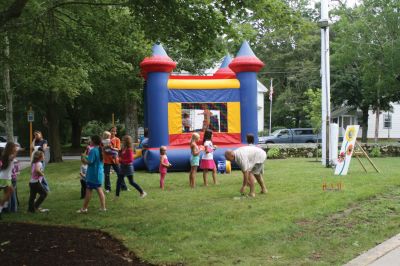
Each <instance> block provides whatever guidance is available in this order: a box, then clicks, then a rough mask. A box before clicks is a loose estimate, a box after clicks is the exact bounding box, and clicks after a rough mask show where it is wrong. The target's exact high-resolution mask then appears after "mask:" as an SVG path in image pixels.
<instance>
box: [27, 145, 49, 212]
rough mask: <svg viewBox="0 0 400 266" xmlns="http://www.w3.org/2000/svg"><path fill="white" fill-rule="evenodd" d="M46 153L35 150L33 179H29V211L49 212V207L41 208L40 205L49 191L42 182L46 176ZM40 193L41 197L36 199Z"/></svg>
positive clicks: (32, 170)
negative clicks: (44, 164) (44, 166)
mask: <svg viewBox="0 0 400 266" xmlns="http://www.w3.org/2000/svg"><path fill="white" fill-rule="evenodd" d="M43 160H44V153H43V152H42V151H35V153H34V154H33V158H32V168H31V180H30V181H29V189H30V193H29V204H28V211H29V212H35V211H40V212H48V211H49V210H48V209H41V208H40V205H41V204H42V202H43V201H44V199H45V198H46V197H47V191H46V189H45V188H44V186H43V184H42V182H43V178H44V173H43V164H42V161H43ZM37 194H39V198H37V199H36V195H37Z"/></svg>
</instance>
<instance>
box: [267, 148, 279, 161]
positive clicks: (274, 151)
mask: <svg viewBox="0 0 400 266" xmlns="http://www.w3.org/2000/svg"><path fill="white" fill-rule="evenodd" d="M267 157H268V158H269V159H279V158H281V151H280V150H279V149H278V148H271V149H269V150H268V152H267Z"/></svg>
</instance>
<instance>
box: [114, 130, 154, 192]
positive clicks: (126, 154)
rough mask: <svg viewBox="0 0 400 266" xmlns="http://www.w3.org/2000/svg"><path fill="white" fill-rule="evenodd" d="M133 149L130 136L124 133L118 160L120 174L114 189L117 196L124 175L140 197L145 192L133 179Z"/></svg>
mask: <svg viewBox="0 0 400 266" xmlns="http://www.w3.org/2000/svg"><path fill="white" fill-rule="evenodd" d="M133 159H134V157H133V149H132V138H131V137H130V136H128V135H125V136H124V137H123V138H122V150H121V154H120V157H119V162H120V164H121V169H120V175H119V176H118V180H117V189H116V191H115V196H116V197H119V192H120V190H121V186H122V183H123V181H124V178H125V176H126V177H128V180H129V184H131V185H132V186H133V187H134V188H135V189H136V190H137V191H139V193H140V197H141V198H144V197H146V196H147V193H146V192H145V191H143V189H142V188H141V187H140V186H139V185H138V184H137V183H136V182H135V181H134V180H133V174H134V169H133Z"/></svg>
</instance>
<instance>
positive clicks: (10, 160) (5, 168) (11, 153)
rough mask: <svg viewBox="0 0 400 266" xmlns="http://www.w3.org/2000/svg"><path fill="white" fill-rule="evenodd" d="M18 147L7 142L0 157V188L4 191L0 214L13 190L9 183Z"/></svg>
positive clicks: (0, 203)
mask: <svg viewBox="0 0 400 266" xmlns="http://www.w3.org/2000/svg"><path fill="white" fill-rule="evenodd" d="M17 151H18V147H17V145H16V144H15V143H14V142H7V144H6V147H5V148H4V151H3V152H2V155H1V166H0V188H2V189H3V190H4V196H3V199H1V200H0V214H1V212H2V210H3V208H7V207H8V202H9V200H10V197H11V195H12V193H13V192H14V188H13V185H12V181H11V175H12V170H13V169H14V159H15V157H16V156H17Z"/></svg>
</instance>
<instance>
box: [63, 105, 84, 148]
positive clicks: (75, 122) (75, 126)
mask: <svg viewBox="0 0 400 266" xmlns="http://www.w3.org/2000/svg"><path fill="white" fill-rule="evenodd" d="M66 107H67V111H68V118H69V120H70V122H71V147H72V148H80V147H81V136H82V123H81V117H80V113H79V110H77V109H76V108H74V107H73V106H72V105H70V104H67V106H66Z"/></svg>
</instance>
